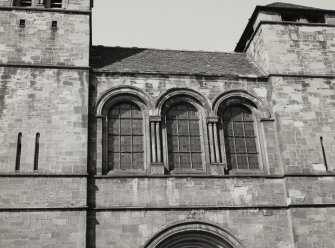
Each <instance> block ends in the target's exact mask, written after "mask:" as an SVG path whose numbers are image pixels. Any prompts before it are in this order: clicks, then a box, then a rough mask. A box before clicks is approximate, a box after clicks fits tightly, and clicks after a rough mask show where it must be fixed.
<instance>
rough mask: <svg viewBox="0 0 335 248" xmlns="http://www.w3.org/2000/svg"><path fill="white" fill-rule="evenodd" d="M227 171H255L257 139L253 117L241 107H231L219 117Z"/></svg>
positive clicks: (247, 109)
mask: <svg viewBox="0 0 335 248" xmlns="http://www.w3.org/2000/svg"><path fill="white" fill-rule="evenodd" d="M221 121H222V127H223V131H224V143H225V149H226V158H227V166H228V169H229V170H232V169H233V170H257V169H259V168H260V166H259V159H258V148H257V139H256V132H255V123H254V116H253V113H252V112H251V110H250V109H249V108H247V107H245V106H243V105H231V106H228V107H227V108H225V109H224V111H223V112H222V115H221Z"/></svg>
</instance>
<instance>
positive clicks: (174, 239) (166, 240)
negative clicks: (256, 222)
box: [142, 221, 246, 248]
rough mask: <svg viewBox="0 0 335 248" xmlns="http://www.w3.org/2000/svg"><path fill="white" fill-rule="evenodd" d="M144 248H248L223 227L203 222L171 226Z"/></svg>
mask: <svg viewBox="0 0 335 248" xmlns="http://www.w3.org/2000/svg"><path fill="white" fill-rule="evenodd" d="M142 247H143V248H246V247H245V246H243V245H242V244H241V243H240V242H239V241H238V240H237V239H236V238H235V237H234V236H233V235H232V234H230V233H229V232H227V231H226V230H224V229H222V228H221V227H219V226H217V225H215V224H213V223H209V222H202V221H187V222H180V223H176V224H174V225H171V226H169V227H167V228H165V229H163V230H162V231H160V232H158V233H157V234H155V235H153V237H151V239H149V241H147V242H146V243H145V244H144V245H143V246H142Z"/></svg>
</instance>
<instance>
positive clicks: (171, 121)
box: [166, 103, 203, 170]
mask: <svg viewBox="0 0 335 248" xmlns="http://www.w3.org/2000/svg"><path fill="white" fill-rule="evenodd" d="M166 129H167V139H168V152H169V167H170V170H174V169H177V170H189V169H196V170H202V169H203V166H202V156H201V154H202V151H201V138H200V123H199V115H198V112H197V110H196V109H195V108H194V107H193V106H191V105H189V104H185V103H183V104H176V105H174V106H173V107H171V108H170V109H169V111H168V112H167V114H166Z"/></svg>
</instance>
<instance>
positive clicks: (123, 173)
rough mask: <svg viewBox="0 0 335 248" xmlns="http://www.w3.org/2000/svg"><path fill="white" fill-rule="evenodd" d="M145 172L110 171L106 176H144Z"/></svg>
mask: <svg viewBox="0 0 335 248" xmlns="http://www.w3.org/2000/svg"><path fill="white" fill-rule="evenodd" d="M146 174H147V172H146V171H145V170H111V171H109V172H107V176H118V175H120V176H122V175H125V176H127V175H146Z"/></svg>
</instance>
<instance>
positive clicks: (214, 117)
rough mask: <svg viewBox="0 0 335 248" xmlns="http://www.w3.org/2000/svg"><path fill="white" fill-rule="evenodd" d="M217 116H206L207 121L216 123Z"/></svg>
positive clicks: (217, 120)
mask: <svg viewBox="0 0 335 248" xmlns="http://www.w3.org/2000/svg"><path fill="white" fill-rule="evenodd" d="M218 122H219V117H217V116H209V117H207V123H218Z"/></svg>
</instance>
